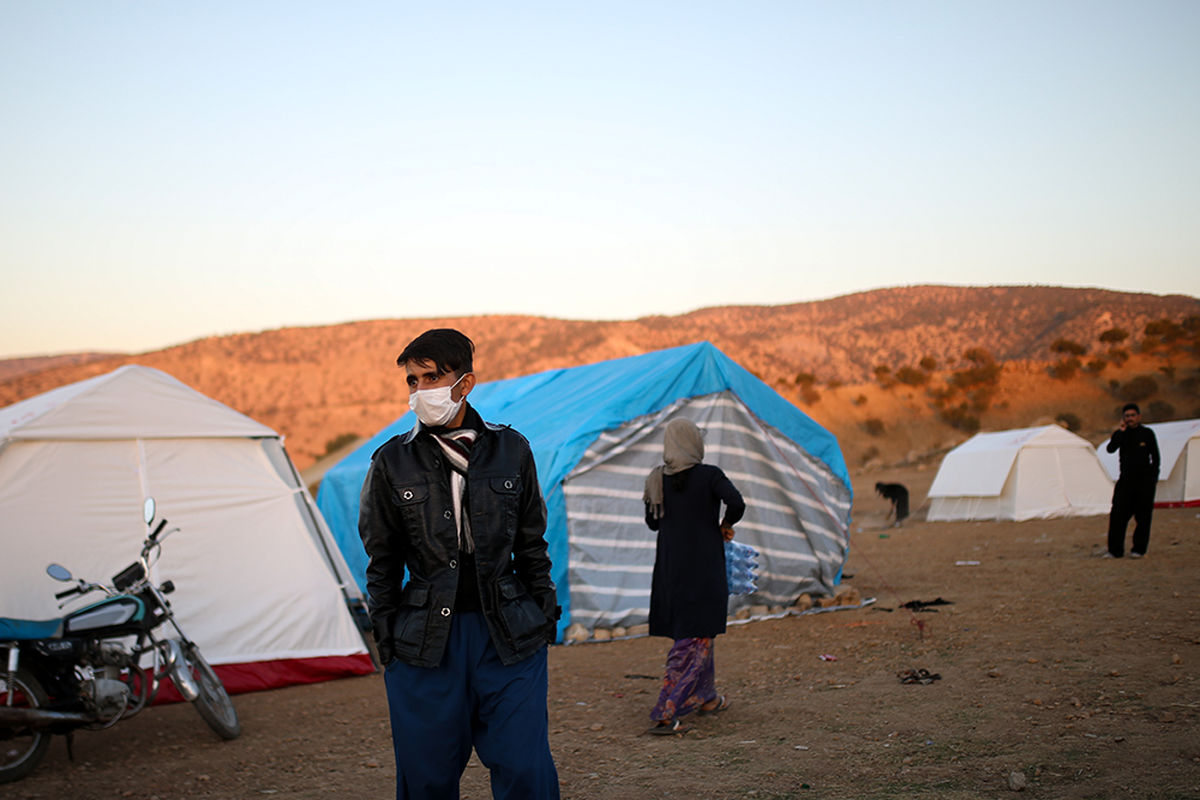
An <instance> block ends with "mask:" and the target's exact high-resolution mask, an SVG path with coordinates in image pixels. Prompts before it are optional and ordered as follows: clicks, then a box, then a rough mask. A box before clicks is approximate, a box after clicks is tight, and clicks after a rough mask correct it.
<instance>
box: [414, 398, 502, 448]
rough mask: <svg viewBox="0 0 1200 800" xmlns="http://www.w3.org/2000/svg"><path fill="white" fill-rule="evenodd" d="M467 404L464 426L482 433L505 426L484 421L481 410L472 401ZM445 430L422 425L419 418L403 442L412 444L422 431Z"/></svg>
mask: <svg viewBox="0 0 1200 800" xmlns="http://www.w3.org/2000/svg"><path fill="white" fill-rule="evenodd" d="M465 405H466V407H467V413H466V415H465V416H463V424H462V427H464V428H472V429H474V430H476V431H479V432H480V433H483V432H484V431H497V430H500V428H502V427H503V426H502V425H492V424H491V423H488V422H484V421H483V417H481V416H479V412H478V411H476V410H475V406H473V405H471V404H470V403H466V404H465ZM443 430H445V428H428V427H426V426H424V425H422V424H421V421H420V420H417V422H416V424H415V425H413V426H412V430H410V431H409V432H408V433H406V434H405V435H404V438H403V439H401V443H402V444H411V443H412V441H413V440H414V439H416V438H417V434H419V433H421V432H422V431H424V432H426V433H432V432H435V431H436V432H440V431H443Z"/></svg>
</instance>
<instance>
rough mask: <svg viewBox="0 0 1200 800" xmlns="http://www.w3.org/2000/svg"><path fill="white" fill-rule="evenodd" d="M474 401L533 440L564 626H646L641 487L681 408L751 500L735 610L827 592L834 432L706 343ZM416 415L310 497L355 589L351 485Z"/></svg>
mask: <svg viewBox="0 0 1200 800" xmlns="http://www.w3.org/2000/svg"><path fill="white" fill-rule="evenodd" d="M478 366H480V367H481V368H482V367H484V366H486V365H483V364H480V365H478ZM397 389H398V390H399V386H398V387H397ZM470 401H471V403H472V405H474V406H475V408H476V409H477V410H478V411H479V413H480V414H481V415H482V416H483V418H484V419H485V420H487V421H489V422H493V423H499V424H505V425H511V426H512V427H513V428H515V429H516V430H518V431H520V432H521V433H522V434H523V435H524V436H525V437H526V438H527V439H528V440H529V443H530V446H531V448H532V450H533V455H534V460H535V461H536V463H537V469H538V480H539V483H540V484H541V487H542V494H543V495H544V496H545V499H546V511H547V530H546V538H547V541H548V542H549V549H550V558H551V560H552V561H553V565H554V566H553V570H552V573H551V577H552V578H553V579H554V582H555V583H556V584H557V585H558V590H559V601H560V603H561V604H562V606H563V618H562V619H561V620H560V621H559V634H560V636H561V635H562V634H563V632H564V631H565V630H566V628H567V627H568V626H569V625H571V624H572V623H578V624H579V625H582V626H584V627H585V628H587V629H588V630H592V629H595V628H597V627H613V626H618V625H620V626H631V625H637V624H639V623H641V622H645V620H646V617H647V613H648V605H649V597H650V575H651V569H652V566H653V562H654V534H653V533H652V532H651V531H650V530H649V529H648V528H647V527H646V525H645V522H644V519H643V507H642V499H641V498H642V486H643V483H644V479H645V476H646V473H647V472H649V471H650V469H651V467H653V466H654V465H655V464H657V463H658V462H659V461H660V460H661V458H662V435H663V428H664V426H665V425H666V423H667V422H668V421H670V420H671V419H673V418H674V417H677V416H686V417H687V418H689V419H692V420H694V421H695V422H696V423H697V424H698V425H699V426H700V427H701V428H703V429H705V430H706V431H707V433H706V443H705V449H706V452H705V461H706V462H707V463H710V464H715V465H716V466H718V467H720V468H721V469H723V470H724V471H725V473H726V474H727V475H728V476H729V477H730V479H731V480H732V481H733V482H734V484H735V485H736V486H737V487H738V489H739V490H740V491H741V492H742V494H743V496H744V497H745V498H746V501H747V505H748V508H747V512H746V516H745V518H744V519H743V520H742V521H741V522H740V523H738V525H737V531H738V540H739V541H741V542H743V543H745V544H749V545H751V546H753V547H755V548H756V549H757V550H758V551H759V554H760V555H759V568H760V580H759V584H758V588H759V591H758V592H757V593H754V594H750V595H739V596H737V597H735V598H732V599H731V603H733V604H734V605H733V606H732V607H731V611H733V610H736V609H738V608H741V607H742V606H752V605H753V606H761V605H766V606H768V607H771V606H781V605H782V606H786V605H788V604H789V603H791V601H793V600H795V598H796V597H797V596H798V595H799V594H801V593H804V592H808V593H810V594H814V595H823V594H832V593H833V587H834V586H835V585H836V584H837V583H838V580H839V579H840V575H841V568H842V565H843V564H844V562H845V559H846V555H847V553H848V549H849V529H850V505H851V488H850V477H849V473H848V471H847V469H846V464H845V460H844V458H843V456H842V451H841V448H840V447H839V446H838V443H837V439H836V438H835V437H834V436H833V434H831V433H829V431H827V430H825V429H824V428H823V427H821V426H820V425H819V424H818V423H817V422H816V421H814V420H813V419H812V418H811V417H809V416H808V415H807V414H805V413H804V412H803V411H801V410H800V409H798V408H796V406H794V405H793V404H792V403H790V402H788V401H787V400H786V399H784V398H783V397H781V396H780V395H779V394H778V393H777V392H775V391H774V390H773V389H771V388H770V387H769V386H767V385H766V384H765V383H763V382H762V381H761V380H759V379H758V378H757V377H755V376H754V375H752V374H751V373H750V372H748V371H747V370H746V369H745V368H743V367H742V366H740V365H739V364H737V363H736V362H734V361H733V360H732V359H730V358H729V357H728V356H726V355H725V354H724V353H722V352H721V351H720V350H718V349H717V348H716V347H714V346H713V345H712V344H710V343H708V342H699V343H696V344H691V345H685V346H683V347H675V348H671V349H669V350H659V351H656V352H651V353H645V354H643V355H638V356H630V357H628V358H619V359H613V360H610V361H602V362H598V363H595V364H587V365H584V366H580V367H572V368H569V369H557V370H550V371H547V372H540V373H537V374H534V375H526V376H522V377H519V378H509V379H507V380H502V381H490V382H484V383H480V384H478V385H477V386H476V387H475V389H474V391H472V393H471V396H470ZM413 422H414V417H413V416H412V414H411V412H410V413H407V414H405V415H404V416H403V417H401V418H400V419H398V420H396V421H395V422H393V423H392V424H391V425H388V426H387V427H386V428H384V429H383V430H381V431H379V432H378V433H377V434H376V435H375V436H373V437H371V439H369V440H368V441H367V442H366V443H365V444H363V445H362V446H361V447H360V448H358V449H357V450H355V451H354V452H352V453H350V454H349V455H348V456H346V457H345V458H344V459H343V460H342V461H341V462H339V463H338V464H337V465H335V466H334V467H333V468H331V469H330V470H329V471H328V472H327V473H326V475H325V478H324V480H323V481H322V483H321V488H320V492H319V493H318V495H317V504H318V506H319V507H320V509H321V511H322V513H323V514H324V516H325V518H326V520H327V521H328V523H329V527H330V529H331V530H332V531H333V534H334V539H335V540H336V541H337V542H338V546H339V547H340V548H341V550H342V553H343V555H344V556H345V559H346V562H347V564H348V565H349V567H350V570H351V572H352V573H353V574H354V575H355V576H356V578H357V580H358V583H359V585H360V586H362V587H363V588H364V589H365V585H366V577H365V576H366V563H367V558H366V553H365V552H363V549H362V542H361V541H360V539H359V536H358V495H359V492H360V491H361V489H362V484H363V481H364V479H365V478H366V473H367V469H368V467H369V465H370V460H371V455H372V454H373V453H374V452H375V450H377V449H378V448H379V446H380V445H382V444H383V443H384V442H386V441H388V440H389V439H391V438H392V437H393V436H397V435H403V434H405V433H406V432H407V431H408V430H410V429H411V428H412V425H413Z"/></svg>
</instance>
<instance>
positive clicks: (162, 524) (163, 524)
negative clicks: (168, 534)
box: [150, 519, 167, 541]
mask: <svg viewBox="0 0 1200 800" xmlns="http://www.w3.org/2000/svg"><path fill="white" fill-rule="evenodd" d="M165 527H167V521H166V520H165V519H164V520H162V521H161V522H159V523H158V527H157V528H155V529H154V533H152V534H150V539H151V540H152V541H153V540H154V539H157V538H158V535H159V534H160V533H162V529H163V528H165Z"/></svg>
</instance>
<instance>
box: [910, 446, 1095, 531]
mask: <svg viewBox="0 0 1200 800" xmlns="http://www.w3.org/2000/svg"><path fill="white" fill-rule="evenodd" d="M1111 500H1112V481H1111V480H1109V478H1108V475H1107V474H1105V472H1104V468H1103V467H1101V466H1100V461H1099V459H1097V458H1096V453H1095V451H1094V450H1093V449H1092V446H1091V444H1090V443H1089V442H1088V441H1087V440H1086V439H1083V438H1081V437H1079V436H1076V435H1075V434H1073V433H1071V432H1070V431H1067V430H1064V429H1063V428H1060V427H1058V426H1057V425H1047V426H1045V427H1041V428H1021V429H1018V430H1011V431H999V432H996V433H980V434H976V435H975V436H973V437H971V438H970V439H968V440H967V441H966V442H964V443H963V444H961V445H959V446H958V447H956V448H954V449H953V450H951V451H950V452H949V453H947V454H946V457H945V458H944V459H943V460H942V465H941V467H940V468H939V469H938V474H937V477H935V478H934V480H933V486H932V487H930V489H929V513H928V515H927V516H926V519H928V520H931V521H949V520H984V519H993V520H1027V519H1047V518H1049V517H1082V516H1089V515H1094V514H1106V513H1108V509H1109V506H1110V504H1111Z"/></svg>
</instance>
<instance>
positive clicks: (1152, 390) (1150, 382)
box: [1121, 375, 1158, 403]
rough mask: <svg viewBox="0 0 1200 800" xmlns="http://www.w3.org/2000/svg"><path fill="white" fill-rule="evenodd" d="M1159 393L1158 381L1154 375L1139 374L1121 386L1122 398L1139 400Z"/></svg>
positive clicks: (1130, 400) (1128, 400) (1133, 400)
mask: <svg viewBox="0 0 1200 800" xmlns="http://www.w3.org/2000/svg"><path fill="white" fill-rule="evenodd" d="M1156 394H1158V381H1156V380H1154V376H1153V375H1138V376H1136V377H1134V378H1133V379H1132V380H1130V381H1129V382H1127V383H1126V384H1125V385H1124V386H1122V387H1121V398H1122V399H1123V400H1125V401H1127V402H1134V403H1136V402H1138V401H1139V400H1145V399H1147V398H1149V397H1152V396H1154V395H1156Z"/></svg>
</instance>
